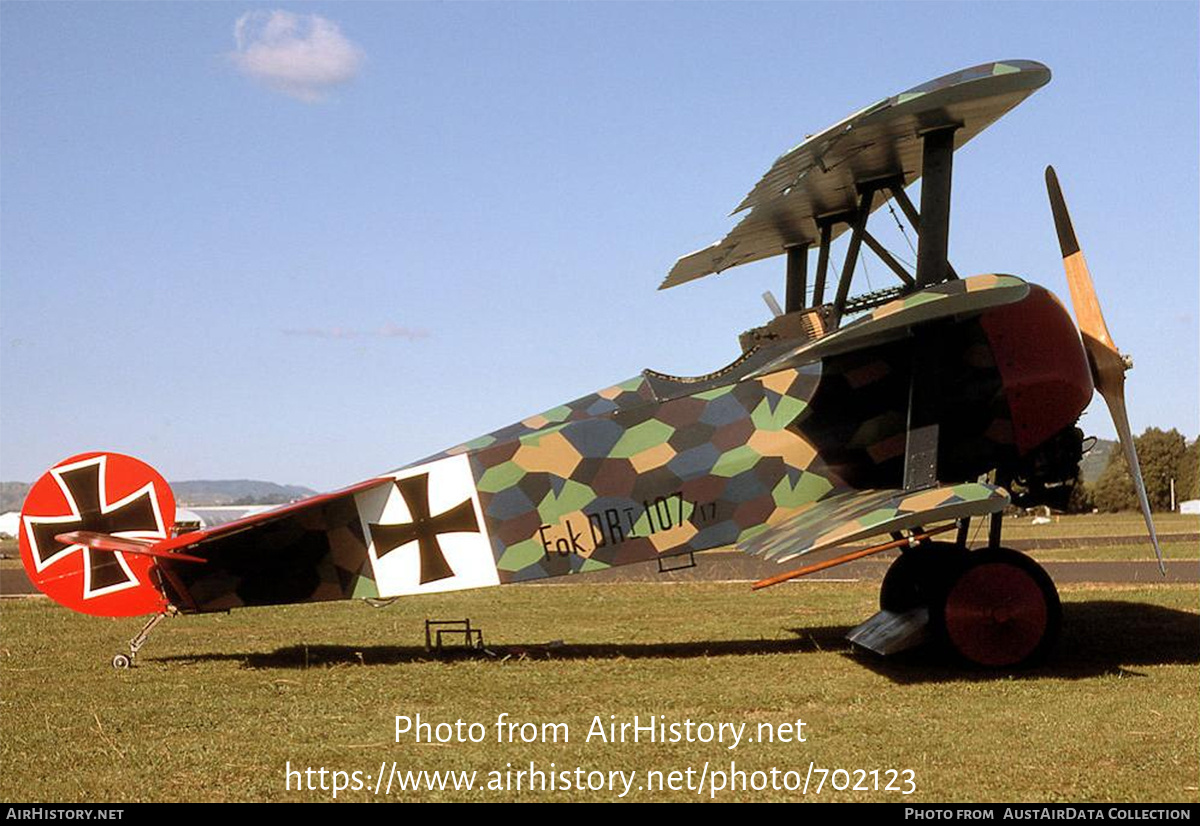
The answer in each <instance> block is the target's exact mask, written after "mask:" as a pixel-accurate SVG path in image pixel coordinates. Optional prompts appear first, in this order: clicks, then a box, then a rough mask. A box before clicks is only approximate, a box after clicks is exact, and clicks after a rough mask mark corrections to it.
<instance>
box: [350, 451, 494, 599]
mask: <svg viewBox="0 0 1200 826" xmlns="http://www.w3.org/2000/svg"><path fill="white" fill-rule="evenodd" d="M396 487H397V488H399V490H400V495H401V496H403V497H404V503H405V504H406V505H408V512H409V514H410V516H411V517H412V521H411V522H405V523H402V524H398V525H379V524H376V523H374V522H372V523H370V528H371V539H372V540H373V541H374V543H375V558H376V559H383V557H384V556H386V555H387V554H389V553H391V552H392V551H394V550H396V549H397V548H399V547H401V546H402V545H407V544H408V543H410V542H413V541H415V542H416V543H417V547H418V549H419V551H420V554H421V584H422V585H424V584H425V583H427V582H436V581H437V580H439V579H448V578H450V577H452V576H454V570H453V569H452V568H451V567H450V564H449V563H448V562H446V556H445V554H443V553H442V546H441V545H440V544H439V543H438V535H439V534H443V533H463V532H466V533H479V522H478V520H477V519H476V518H475V505H474V503H473V502H472V501H471V500H470V499H465V500H463V501H462V502H460V503H458V504H457V505H455V506H454V507H452V508H450V509H449V510H447V511H445V512H443V513H439V514H438V515H437V516H432V515H431V514H430V512H429V474H428V473H422V474H421V475H420V476H410V477H409V478H407V479H397V480H396Z"/></svg>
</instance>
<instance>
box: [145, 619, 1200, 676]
mask: <svg viewBox="0 0 1200 826" xmlns="http://www.w3.org/2000/svg"><path fill="white" fill-rule="evenodd" d="M788 630H789V631H790V632H791V633H792V634H794V635H795V638H794V639H785V640H704V641H697V642H664V643H594V644H577V645H569V644H565V645H564V644H524V645H521V644H518V645H503V646H489V648H488V650H487V651H486V652H481V651H474V650H471V649H466V648H446V649H443V650H442V651H439V652H429V651H426V650H425V649H424V648H423V647H421V646H392V645H386V646H365V647H364V646H353V645H293V646H288V647H286V648H280V649H277V650H275V651H271V652H267V653H236V652H232V653H223V654H198V655H195V656H172V657H150V658H149V659H154V660H156V661H159V662H213V661H236V662H240V663H243V664H244V665H245V667H247V668H263V669H269V668H300V669H303V668H317V667H329V666H339V665H367V666H376V665H403V664H406V663H418V662H431V661H437V662H458V661H464V660H484V661H490V662H495V663H503V662H511V661H513V660H522V659H527V660H564V661H565V660H589V659H602V660H603V659H622V658H624V659H642V658H648V659H655V658H661V659H692V658H699V657H737V656H755V655H761V654H781V653H790V654H806V653H816V652H827V653H828V652H833V653H838V654H841V655H842V656H845V657H848V658H851V659H853V660H854V661H855V662H856V663H858V664H861V665H863V666H865V667H867V668H869V669H871V670H872V671H875V672H876V673H878V674H881V675H883V676H885V677H887V678H888V679H890V680H892V681H893V682H896V683H930V682H934V683H936V682H952V681H962V680H999V679H1012V678H1014V677H1015V678H1018V679H1082V678H1087V677H1095V676H1100V675H1104V674H1114V675H1124V676H1140V675H1139V674H1138V672H1137V671H1136V670H1133V669H1135V668H1136V667H1137V666H1152V665H1194V664H1197V663H1200V619H1197V617H1196V615H1195V614H1192V613H1188V612H1186V611H1179V610H1175V609H1173V608H1163V607H1161V606H1157V605H1146V604H1143V603H1135V602H1116V601H1104V602H1082V603H1068V604H1066V605H1064V606H1063V633H1062V636H1061V638H1060V640H1059V644H1058V647H1057V649H1056V651H1055V652H1054V653H1052V654H1051V656H1050V658H1049V660H1048V661H1047V662H1046V663H1044V664H1042V665H1040V666H1036V667H1033V668H1027V669H1022V670H1019V671H990V670H982V669H969V668H964V667H963V666H961V665H957V664H954V663H951V662H948V661H947V658H946V657H945V656H944V655H941V654H940V653H939V652H936V651H933V650H930V649H928V648H925V649H918V650H916V651H913V652H910V653H906V654H903V655H900V656H896V657H891V658H886V659H885V658H883V657H878V656H876V655H874V654H871V653H870V652H866V651H861V650H859V649H856V648H854V647H853V646H851V645H850V643H848V642H847V641H846V639H845V636H846V633H847V632H848V631H849V630H850V627H849V626H842V625H839V626H822V627H815V628H791V629H788Z"/></svg>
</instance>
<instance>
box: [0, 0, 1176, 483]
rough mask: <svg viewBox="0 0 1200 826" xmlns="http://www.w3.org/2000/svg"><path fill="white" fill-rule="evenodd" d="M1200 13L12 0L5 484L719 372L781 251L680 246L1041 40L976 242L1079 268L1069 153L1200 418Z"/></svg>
mask: <svg viewBox="0 0 1200 826" xmlns="http://www.w3.org/2000/svg"><path fill="white" fill-rule="evenodd" d="M1197 8H1198V7H1197V4H1196V3H1165V4H1152V3H1087V4H1083V3H1034V4H1023V3H1000V4H988V3H971V4H940V3H892V4H886V5H882V4H874V3H866V2H863V3H769V4H745V3H743V4H724V3H705V4H688V3H656V4H645V5H643V4H635V3H611V4H587V3H572V4H552V3H524V4H502V3H491V4H448V3H439V4H432V3H430V4H424V3H382V2H380V3H364V4H357V3H337V4H332V3H309V4H267V5H254V4H239V3H192V4H176V3H171V4H167V3H155V4H151V3H82V4H72V3H16V2H8V3H4V4H2V5H0V325H2V334H0V394H2V396H0V397H2V407H0V479H6V480H11V479H21V480H32V479H33V478H35V477H36V476H37V475H38V474H39V473H41V471H42V470H44V469H45V468H46V467H48V466H49V465H51V464H53V463H55V462H56V461H58V460H60V459H62V458H64V457H66V456H68V455H71V454H74V453H78V452H81V451H84V450H94V449H112V450H117V451H121V452H126V453H131V454H133V455H136V456H139V457H140V458H143V459H145V460H147V461H149V462H150V463H151V464H153V465H155V466H156V467H157V468H159V470H161V471H162V472H163V473H164V474H165V475H166V476H167V478H171V479H187V478H234V477H251V478H264V479H272V480H275V481H279V482H286V483H296V484H305V485H309V486H311V487H314V488H321V489H328V488H332V487H337V486H340V485H343V484H347V483H350V482H353V481H355V480H357V479H361V478H365V477H367V476H369V475H372V474H374V473H376V472H379V471H382V470H385V469H387V468H391V467H395V466H397V465H401V464H404V463H407V462H409V461H412V460H414V459H417V458H420V457H421V456H424V455H427V454H429V453H432V452H434V451H436V450H440V449H442V448H444V447H447V446H449V445H451V444H455V443H457V442H460V441H463V440H464V439H467V438H470V437H473V436H476V435H478V434H480V433H483V432H486V431H489V430H492V429H495V428H497V427H500V426H502V425H504V424H507V423H508V422H510V421H514V420H516V419H518V418H521V417H523V416H525V415H528V414H530V413H533V412H537V411H539V410H542V409H545V408H548V407H550V406H553V405H555V404H557V403H559V402H562V401H566V400H568V399H572V398H575V397H577V396H580V395H582V394H584V393H586V392H589V391H591V390H594V389H596V388H598V387H601V386H604V385H607V384H610V383H612V382H613V381H616V380H621V379H624V378H627V377H629V376H632V375H635V374H636V373H638V372H639V371H640V370H641V369H643V368H645V367H652V368H655V369H658V370H662V371H665V372H672V373H680V374H689V373H699V372H705V371H707V370H710V369H713V368H715V367H717V366H719V365H721V364H724V363H726V362H727V361H729V360H730V359H731V358H732V357H733V356H734V355H735V354H736V350H737V345H736V336H737V333H738V332H740V331H741V330H744V329H746V328H748V327H751V326H755V325H757V324H761V323H762V322H763V321H764V320H765V318H766V309H765V307H764V305H763V303H762V301H761V299H760V298H759V295H760V293H762V292H763V291H764V290H767V289H771V290H774V291H775V293H776V294H777V295H779V296H780V297H782V261H781V260H773V261H767V262H761V263H759V264H755V265H750V266H747V267H744V268H740V269H739V270H733V271H730V272H729V273H728V274H726V275H723V276H718V277H715V278H711V279H707V280H705V281H701V282H698V283H694V284H690V285H685V286H682V287H679V288H676V289H673V290H669V291H664V292H658V291H656V289H655V288H656V287H657V285H658V283H659V282H660V281H661V279H662V277H663V276H664V275H665V273H666V271H667V270H668V269H669V268H670V266H671V265H672V263H673V262H674V260H675V259H676V258H677V257H678V256H680V255H683V254H685V253H688V252H691V251H693V250H695V249H698V248H700V247H702V246H705V245H707V244H709V243H711V242H713V241H715V240H717V239H718V238H720V237H721V236H722V235H723V234H724V233H725V232H726V231H727V230H728V229H729V228H731V227H732V226H733V219H730V218H729V217H728V213H729V212H730V210H732V209H733V207H734V206H735V205H736V204H737V203H738V202H739V200H740V199H741V197H742V196H743V195H744V194H745V193H746V192H747V191H748V190H749V189H750V187H751V186H752V185H753V184H754V183H755V182H756V181H757V179H758V177H759V176H760V175H761V174H762V173H763V172H764V171H765V170H766V169H767V167H768V166H769V165H770V164H771V162H772V161H773V160H774V159H775V157H776V156H777V155H779V154H780V153H781V152H782V151H784V150H786V149H788V148H790V147H791V146H793V145H794V144H796V143H798V142H799V141H800V140H802V139H803V137H804V135H805V134H807V133H813V132H817V131H820V130H821V129H823V128H825V127H826V126H829V125H830V124H832V123H834V122H835V121H837V120H839V119H841V118H842V117H844V116H845V115H847V114H849V113H850V112H852V111H855V110H857V109H859V108H861V107H862V106H865V105H867V104H869V103H871V102H874V101H875V100H877V99H879V98H882V97H885V96H887V95H890V94H893V93H895V92H899V91H902V90H904V89H906V88H909V87H911V86H913V85H916V84H918V83H922V82H924V81H926V80H930V79H932V78H934V77H937V76H939V75H942V74H945V73H947V72H950V71H954V70H957V69H960V68H964V67H967V66H971V65H974V64H977V63H981V62H985V61H989V60H996V59H1005V58H1009V59H1011V58H1025V59H1032V60H1039V61H1041V62H1043V63H1045V64H1047V65H1048V66H1049V67H1050V68H1051V70H1052V71H1053V73H1054V79H1053V80H1052V81H1051V82H1050V84H1049V85H1048V86H1046V87H1044V88H1043V89H1042V90H1041V91H1039V92H1038V93H1037V94H1035V95H1034V96H1033V97H1032V98H1030V99H1029V100H1028V101H1027V102H1026V103H1025V104H1023V105H1022V106H1021V107H1019V108H1018V109H1016V110H1015V111H1014V112H1012V113H1011V114H1010V115H1008V116H1007V117H1005V118H1004V119H1003V120H1001V121H1000V122H998V123H997V124H996V125H995V126H993V127H992V128H991V129H989V130H988V131H987V132H985V133H983V134H982V135H981V136H980V137H979V138H978V139H976V140H975V141H974V142H973V143H972V144H971V145H970V146H968V147H967V148H966V149H965V150H964V151H963V152H961V153H959V154H958V156H956V160H955V184H954V201H955V203H954V215H953V220H952V225H951V247H950V250H951V260H952V261H953V263H954V265H955V267H956V269H957V270H958V271H959V272H960V273H964V274H965V273H975V272H1011V273H1015V274H1018V275H1022V276H1024V277H1028V278H1029V279H1031V280H1034V281H1037V282H1039V283H1042V284H1044V285H1046V286H1047V287H1049V288H1050V289H1051V290H1053V291H1054V292H1056V293H1058V294H1059V295H1061V296H1063V297H1065V296H1066V295H1067V291H1066V285H1065V280H1064V278H1063V274H1062V269H1061V264H1060V259H1059V255H1058V252H1057V245H1056V239H1055V235H1054V231H1053V227H1052V224H1051V220H1050V215H1049V209H1048V207H1047V202H1046V195H1045V190H1044V185H1043V182H1042V170H1043V168H1044V166H1045V165H1046V164H1047V163H1053V164H1054V165H1055V167H1056V168H1057V169H1058V172H1059V176H1060V179H1061V180H1062V184H1063V188H1064V190H1065V193H1066V197H1067V200H1068V203H1069V204H1070V206H1071V209H1072V212H1073V213H1074V216H1075V223H1076V229H1077V231H1078V234H1079V237H1080V240H1081V242H1082V244H1083V247H1084V250H1085V252H1086V254H1087V256H1088V260H1089V263H1090V265H1091V268H1092V273H1093V276H1094V278H1095V280H1096V283H1097V289H1098V291H1099V293H1100V298H1101V301H1102V303H1103V305H1104V307H1105V311H1106V314H1107V318H1108V322H1109V327H1110V328H1111V330H1112V332H1113V336H1114V338H1115V339H1116V341H1117V343H1118V345H1119V346H1120V347H1121V348H1122V349H1123V350H1126V351H1128V352H1130V353H1132V354H1133V356H1134V358H1135V360H1136V368H1135V370H1134V371H1133V372H1132V373H1131V374H1130V377H1129V394H1130V410H1131V418H1132V421H1133V427H1134V429H1135V431H1138V432H1140V431H1141V430H1142V429H1143V428H1145V427H1147V426H1150V425H1157V426H1160V427H1164V428H1170V427H1174V428H1178V429H1179V430H1181V431H1183V432H1184V433H1186V434H1187V435H1188V436H1189V438H1192V437H1195V436H1196V434H1197V430H1198V418H1200V414H1198V409H1200V405H1198V400H1197V397H1198V393H1197V390H1198V382H1197V377H1198V375H1200V366H1198V350H1200V334H1198V332H1197V331H1198V314H1197V310H1198V304H1200V295H1198V294H1200V277H1198V272H1200V262H1198V256H1197V227H1198V224H1200V214H1198V207H1197V193H1198V190H1200V180H1198V175H1197V157H1198V154H1197V153H1198V150H1197V147H1198V145H1200V133H1198V128H1197V112H1198V101H1200V89H1198V84H1197V71H1198V65H1200V56H1198V48H1197V43H1198V31H1197V19H1198V15H1197ZM275 10H282V11H285V12H288V13H289V14H292V15H295V16H296V17H295V18H289V17H288V16H287V15H277V16H274V17H272V16H270V15H271V13H272V12H273V11H275ZM311 15H317V16H319V17H320V18H322V19H323V20H325V21H326V23H325V24H320V23H319V21H318V25H317V26H316V27H315V28H313V27H312V26H311V23H312V21H311V19H310V16H311ZM239 20H242V21H243V25H242V27H241V30H240V31H241V35H242V41H241V46H240V50H239V43H238V41H237V40H236V39H235V26H236V25H237V23H238V21H239ZM289 20H291V21H292V23H294V24H295V25H296V26H297V27H298V28H297V29H296V30H295V31H294V32H293V33H295V34H298V35H301V36H303V37H306V38H307V37H310V36H311V38H312V39H311V40H310V41H306V42H308V45H307V46H305V45H304V43H300V44H296V43H295V42H293V41H289V40H287V38H286V37H284V38H283V40H282V41H281V40H279V39H278V36H279V35H280V31H279V27H280V26H282V28H283V29H284V31H283V32H282V34H283V35H287V34H288V31H287V21H289ZM272 25H274V26H275V29H274V30H273V29H272ZM256 43H258V44H259V45H260V46H262V47H263V48H259V49H257V50H256V47H255V44H256ZM281 43H282V44H283V45H285V46H288V48H290V49H293V50H292V51H288V50H287V49H284V52H283V53H279V52H278V51H272V48H271V47H275V46H280V44H281ZM288 44H290V45H288ZM300 64H303V65H300ZM878 220H879V219H878V218H877V219H876V221H878ZM880 234H881V235H883V236H884V237H885V239H886V240H888V241H890V242H891V245H892V246H893V248H897V249H898V250H899V251H901V252H905V251H906V248H905V246H904V242H903V240H900V239H898V238H892V237H890V236H888V235H887V234H886V233H882V232H881V233H880ZM869 266H870V267H871V269H870V270H869V275H870V277H871V279H873V282H874V285H875V286H879V285H882V284H887V283H889V281H888V279H887V278H886V277H885V275H884V273H883V267H882V265H881V264H877V263H874V262H872V263H871V264H870V265H869ZM860 277H861V276H860ZM860 283H861V282H860ZM1083 421H1084V427H1085V429H1086V430H1087V431H1088V432H1090V433H1094V434H1097V435H1101V436H1111V435H1112V433H1113V429H1112V425H1111V423H1110V422H1109V421H1108V418H1107V414H1106V413H1105V412H1104V410H1103V407H1102V405H1101V404H1100V403H1099V401H1097V402H1096V403H1095V404H1093V407H1092V408H1091V409H1090V410H1089V412H1088V413H1087V414H1086V416H1085V418H1084V420H1083Z"/></svg>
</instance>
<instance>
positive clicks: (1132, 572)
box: [0, 533, 1200, 597]
mask: <svg viewBox="0 0 1200 826" xmlns="http://www.w3.org/2000/svg"><path fill="white" fill-rule="evenodd" d="M1159 539H1160V540H1161V541H1162V542H1163V543H1164V544H1165V543H1177V542H1189V543H1192V544H1197V543H1200V533H1177V534H1165V535H1160V536H1159ZM1144 541H1145V537H1140V536H1120V537H1088V538H1086V539H1070V538H1068V539H1049V538H1047V539H1037V540H1012V541H1006V542H1005V543H1004V544H1005V545H1006V546H1007V547H1010V548H1013V549H1014V550H1018V551H1026V552H1028V551H1036V550H1057V549H1065V548H1084V547H1103V546H1114V545H1138V544H1140V543H1142V542H1144ZM842 550H845V549H842ZM898 554H899V552H898V551H888V552H886V553H881V554H878V555H876V556H872V557H868V558H866V559H860V560H858V561H856V562H849V563H846V564H844V565H838V566H837V567H834V568H828V569H826V570H824V571H819V572H817V573H814V574H810V575H808V576H807V577H805V578H806V579H822V580H840V581H847V580H851V581H863V582H871V581H875V582H878V581H881V580H882V579H883V575H884V573H885V572H886V571H887V569H888V566H889V565H890V564H891V563H892V560H894V559H895V558H896V556H897V555H898ZM833 555H834V554H831V553H824V554H811V555H806V556H804V557H801V558H798V559H794V560H792V561H791V562H790V563H785V564H783V565H778V564H776V563H774V562H765V561H763V560H761V559H758V558H756V557H751V556H747V555H746V554H743V553H741V552H740V551H735V550H720V551H708V552H706V553H702V554H697V555H696V557H695V563H696V564H695V566H694V567H683V568H676V569H675V570H668V571H660V570H659V565H658V563H657V562H654V561H652V562H643V563H639V564H636V565H625V566H622V567H620V568H610V569H608V570H606V571H595V572H593V573H590V574H588V575H587V577H586V578H585V580H573V579H572V580H563V579H554V580H534V581H533V582H531V583H530V584H538V583H542V584H556V585H557V584H566V583H567V582H577V581H587V582H593V583H600V582H757V581H759V580H761V579H766V578H767V577H771V576H776V575H777V574H780V573H785V572H787V571H790V570H793V569H795V568H799V567H801V566H804V565H807V564H810V563H811V562H819V561H821V560H823V559H828V558H829V557H831V556H833ZM1146 556H1147V558H1146V559H1145V560H1144V561H1128V560H1115V561H1070V562H1069V561H1061V562H1056V561H1050V560H1045V559H1042V560H1039V562H1040V563H1041V565H1042V566H1043V567H1044V568H1045V569H1046V571H1047V572H1048V573H1049V574H1050V576H1051V577H1052V578H1053V579H1054V581H1055V582H1057V583H1059V584H1060V585H1064V584H1071V583H1080V582H1095V583H1110V584H1111V583H1125V584H1137V583H1145V584H1154V583H1164V582H1168V583H1200V561H1197V560H1195V559H1175V560H1168V561H1167V563H1166V567H1167V575H1166V577H1165V578H1164V577H1163V576H1162V575H1161V574H1160V573H1159V571H1158V564H1157V563H1156V562H1155V561H1154V560H1153V559H1152V558H1151V554H1150V551H1149V549H1147V552H1146ZM665 562H666V564H667V566H668V567H671V568H674V567H675V566H677V565H686V564H687V562H688V560H687V558H686V557H673V558H671V559H668V560H665ZM37 593H38V592H37V589H36V588H34V587H33V585H32V583H30V581H29V577H27V576H26V575H25V571H24V570H22V569H20V568H4V569H0V597H19V596H30V595H36V594H37Z"/></svg>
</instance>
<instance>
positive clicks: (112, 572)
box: [25, 457, 163, 598]
mask: <svg viewBox="0 0 1200 826" xmlns="http://www.w3.org/2000/svg"><path fill="white" fill-rule="evenodd" d="M105 461H106V457H100V458H98V459H96V460H94V461H91V462H87V463H84V464H79V465H75V466H74V467H69V468H67V469H65V470H62V471H59V472H56V473H55V476H57V477H58V479H59V480H60V486H61V487H62V489H63V494H64V495H65V496H66V499H67V506H68V507H69V508H70V509H71V513H70V514H68V515H65V516H46V517H38V516H28V517H26V518H25V523H26V527H27V529H28V531H29V538H30V540H31V542H30V544H31V546H32V547H31V548H30V550H31V551H32V552H33V555H34V559H35V561H36V563H37V568H38V570H41V569H42V568H45V567H46V566H47V565H49V564H50V563H51V562H55V561H57V560H58V559H60V558H63V557H66V556H68V555H70V554H72V553H74V552H75V551H81V552H82V553H83V568H84V572H85V574H84V594H83V595H84V597H85V598H89V597H93V596H98V595H99V594H101V593H107V592H108V591H111V590H117V589H120V588H124V587H128V586H130V585H135V584H137V578H136V577H134V576H133V575H132V574H131V573H130V572H129V570H128V569H127V568H126V566H125V565H123V564H121V561H120V560H119V559H118V558H117V556H116V554H114V553H113V552H112V551H103V550H98V549H96V548H88V547H85V546H83V545H65V544H63V543H62V542H59V541H58V540H57V539H55V538H54V537H55V536H57V535H59V534H63V533H69V532H73V531H94V532H96V533H106V534H117V533H121V532H123V531H145V532H150V533H152V534H157V535H160V536H161V535H162V534H163V525H162V520H161V518H160V517H159V514H158V510H157V509H156V508H155V506H154V490H153V487H152V486H151V487H148V488H146V489H144V490H142V491H139V492H138V493H136V494H134V495H133V496H130V497H127V498H126V499H124V500H122V501H120V502H117V503H115V504H109V502H108V493H107V491H105V490H104V489H103V486H104V476H105V474H104V462H105Z"/></svg>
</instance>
